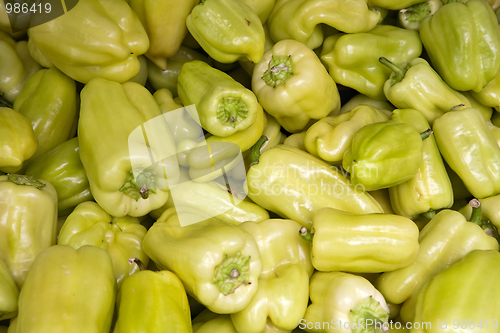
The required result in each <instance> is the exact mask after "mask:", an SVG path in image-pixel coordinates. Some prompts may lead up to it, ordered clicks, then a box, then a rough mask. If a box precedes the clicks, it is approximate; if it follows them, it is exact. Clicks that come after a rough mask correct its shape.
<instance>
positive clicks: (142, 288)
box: [113, 258, 193, 333]
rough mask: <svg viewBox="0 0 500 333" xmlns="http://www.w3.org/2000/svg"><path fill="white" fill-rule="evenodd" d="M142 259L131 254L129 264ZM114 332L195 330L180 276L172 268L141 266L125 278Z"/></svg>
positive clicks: (118, 303)
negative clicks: (141, 267) (160, 269)
mask: <svg viewBox="0 0 500 333" xmlns="http://www.w3.org/2000/svg"><path fill="white" fill-rule="evenodd" d="M134 262H139V263H140V264H139V265H144V263H142V262H141V261H139V260H137V258H131V260H130V264H131V265H135V264H134ZM116 308H117V316H118V318H117V320H116V324H115V327H114V329H113V333H139V332H151V333H153V332H169V331H170V332H176V333H177V332H178V333H192V332H193V330H192V326H191V311H190V308H189V303H188V299H187V295H186V290H185V289H184V286H183V285H182V282H181V280H179V278H178V277H177V276H175V274H174V273H172V272H169V271H159V272H153V271H147V270H141V271H139V272H137V273H134V274H132V275H131V276H129V277H127V278H126V279H125V280H124V281H123V285H122V286H121V288H120V290H119V292H118V295H117V298H116Z"/></svg>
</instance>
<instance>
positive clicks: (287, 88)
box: [252, 40, 340, 133]
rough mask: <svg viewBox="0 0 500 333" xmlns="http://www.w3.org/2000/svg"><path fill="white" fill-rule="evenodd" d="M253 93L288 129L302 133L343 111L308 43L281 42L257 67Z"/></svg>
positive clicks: (336, 94) (329, 78) (329, 80)
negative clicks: (329, 116)
mask: <svg viewBox="0 0 500 333" xmlns="http://www.w3.org/2000/svg"><path fill="white" fill-rule="evenodd" d="M252 91H253V92H254V93H255V95H256V96H257V98H258V100H259V103H260V104H261V105H262V107H263V108H264V110H266V112H268V113H269V114H270V115H272V116H273V117H274V118H276V120H277V121H278V122H279V123H280V125H281V126H283V128H284V129H285V130H287V131H288V132H291V133H297V132H300V131H302V130H304V129H306V127H308V126H310V125H311V123H312V122H314V121H315V120H317V119H321V118H323V117H326V116H327V115H328V114H330V113H333V114H337V113H338V112H339V110H340V95H339V91H338V89H337V86H336V84H335V82H334V81H333V80H332V78H331V77H330V76H329V75H328V72H327V71H326V69H325V67H324V66H323V65H322V64H321V61H320V60H319V58H318V56H317V55H316V53H314V52H313V51H312V50H310V49H309V48H308V47H307V46H306V45H305V44H303V43H301V42H298V41H294V40H282V41H279V42H277V43H276V44H275V45H274V46H273V47H272V48H271V49H270V50H268V51H267V52H266V53H265V54H264V56H263V57H262V60H261V61H260V62H259V63H258V64H256V65H255V68H254V71H253V75H252Z"/></svg>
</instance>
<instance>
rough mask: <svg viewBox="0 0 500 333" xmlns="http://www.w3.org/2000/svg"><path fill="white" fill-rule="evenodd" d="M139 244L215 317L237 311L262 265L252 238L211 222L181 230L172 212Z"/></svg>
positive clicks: (249, 294) (248, 297) (247, 299)
mask: <svg viewBox="0 0 500 333" xmlns="http://www.w3.org/2000/svg"><path fill="white" fill-rule="evenodd" d="M191 214H193V216H196V217H199V216H200V215H199V214H196V213H191ZM143 246H144V251H145V253H146V254H147V255H148V256H149V257H150V258H151V260H153V262H154V263H155V264H156V265H157V266H158V268H160V269H167V270H170V271H172V272H173V273H174V274H176V275H177V276H178V277H179V279H180V280H181V281H182V283H183V284H184V287H185V288H186V292H187V293H188V294H189V295H190V296H192V297H194V298H195V299H196V300H197V301H199V302H200V303H201V304H203V305H205V306H206V307H207V308H208V309H210V310H211V311H214V312H216V313H233V312H238V311H241V310H243V309H244V308H245V307H246V306H247V305H248V304H249V303H250V301H251V299H252V297H253V296H254V295H255V293H256V291H257V289H258V286H259V283H258V278H259V275H260V273H261V271H262V262H261V256H260V253H259V249H258V246H257V244H256V242H255V240H254V239H253V237H252V236H251V235H250V234H249V233H248V232H246V231H244V230H243V229H241V228H239V227H237V226H235V225H233V224H229V223H227V222H224V221H221V220H219V219H217V218H208V217H207V218H206V219H205V220H202V221H201V222H198V223H194V224H190V225H186V226H181V224H180V221H179V216H178V215H177V213H176V210H175V209H172V208H171V209H168V210H166V211H165V212H164V213H163V214H162V215H161V216H160V218H159V219H158V221H156V222H155V223H154V224H153V226H152V227H151V228H150V229H149V230H148V232H147V233H146V236H145V237H144V241H143Z"/></svg>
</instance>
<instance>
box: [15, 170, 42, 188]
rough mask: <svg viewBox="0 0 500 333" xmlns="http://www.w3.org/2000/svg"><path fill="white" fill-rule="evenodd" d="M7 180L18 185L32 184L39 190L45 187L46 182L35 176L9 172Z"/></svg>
mask: <svg viewBox="0 0 500 333" xmlns="http://www.w3.org/2000/svg"><path fill="white" fill-rule="evenodd" d="M7 180H8V181H9V182H11V183H14V184H16V185H26V186H31V187H34V188H36V189H38V190H40V189H42V188H44V187H45V184H44V183H42V182H41V181H39V180H37V179H35V178H33V176H26V175H16V174H12V173H9V174H7Z"/></svg>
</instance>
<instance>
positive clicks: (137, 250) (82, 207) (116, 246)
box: [57, 201, 149, 287]
mask: <svg viewBox="0 0 500 333" xmlns="http://www.w3.org/2000/svg"><path fill="white" fill-rule="evenodd" d="M146 231H147V230H146V228H145V227H144V226H143V225H142V224H140V223H139V220H138V219H137V218H136V217H130V216H124V217H112V216H110V215H109V214H108V213H106V212H105V211H104V209H102V208H101V207H99V205H98V204H96V203H95V202H93V201H86V202H82V203H81V204H79V205H78V206H77V207H76V208H75V210H73V212H72V213H71V214H69V216H68V217H67V218H66V221H65V222H64V224H63V226H62V228H61V230H60V232H59V236H58V237H57V244H60V245H69V246H71V247H73V248H75V249H76V250H77V249H79V248H80V247H82V246H84V245H93V246H97V247H100V248H101V249H103V250H105V251H107V252H108V254H109V256H110V257H111V261H112V262H113V272H114V276H115V279H116V282H117V284H118V287H120V286H121V284H122V283H123V280H124V279H125V278H126V277H127V276H129V275H132V274H134V272H136V271H137V267H136V265H129V264H128V259H129V258H132V257H134V258H138V259H139V260H141V261H142V262H143V263H144V265H147V264H148V262H149V258H148V256H146V254H145V253H144V251H143V249H142V240H143V238H144V236H145V235H146Z"/></svg>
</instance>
